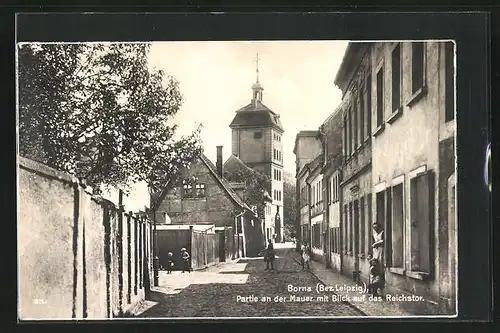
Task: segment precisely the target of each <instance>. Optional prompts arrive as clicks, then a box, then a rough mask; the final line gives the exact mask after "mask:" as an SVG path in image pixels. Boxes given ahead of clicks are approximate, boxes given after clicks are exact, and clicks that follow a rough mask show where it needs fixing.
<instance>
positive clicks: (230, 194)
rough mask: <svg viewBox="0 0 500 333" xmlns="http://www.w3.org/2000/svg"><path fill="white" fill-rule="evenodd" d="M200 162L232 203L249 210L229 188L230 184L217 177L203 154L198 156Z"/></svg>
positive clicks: (214, 169) (215, 171) (215, 169)
mask: <svg viewBox="0 0 500 333" xmlns="http://www.w3.org/2000/svg"><path fill="white" fill-rule="evenodd" d="M200 159H201V161H202V162H203V163H204V164H205V165H206V166H207V168H208V170H209V171H210V173H211V174H212V176H214V178H215V179H216V180H217V182H218V183H219V185H221V187H222V189H223V190H224V191H225V192H226V193H227V194H228V195H229V197H230V198H231V200H232V201H234V202H235V203H236V204H237V205H238V206H240V207H241V208H244V209H247V210H250V211H251V209H250V207H248V206H247V204H246V203H244V202H243V200H241V198H240V197H239V196H238V194H236V192H235V191H234V190H233V189H232V188H231V184H230V183H229V182H228V181H227V180H226V179H225V178H223V177H221V176H219V174H218V173H217V168H216V167H215V165H214V164H213V163H212V161H210V160H209V159H208V157H206V156H205V154H201V155H200Z"/></svg>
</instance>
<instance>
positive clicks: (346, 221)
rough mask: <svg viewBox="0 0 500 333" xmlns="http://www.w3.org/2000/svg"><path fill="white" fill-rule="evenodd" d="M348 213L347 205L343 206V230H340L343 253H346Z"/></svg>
mask: <svg viewBox="0 0 500 333" xmlns="http://www.w3.org/2000/svg"><path fill="white" fill-rule="evenodd" d="M348 212H349V209H348V206H347V205H344V214H343V215H344V218H343V220H344V223H342V224H343V225H344V228H342V231H343V233H342V236H343V238H344V241H343V244H342V245H343V248H344V252H347V227H348V225H349V219H348V216H349V215H348Z"/></svg>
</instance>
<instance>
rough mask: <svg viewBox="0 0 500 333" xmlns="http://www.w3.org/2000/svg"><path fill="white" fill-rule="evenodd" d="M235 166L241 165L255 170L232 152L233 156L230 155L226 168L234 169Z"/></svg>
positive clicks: (225, 164)
mask: <svg viewBox="0 0 500 333" xmlns="http://www.w3.org/2000/svg"><path fill="white" fill-rule="evenodd" d="M234 167H240V168H243V169H246V170H248V171H252V172H255V170H254V169H252V168H250V167H249V166H248V165H246V164H245V162H243V161H242V160H240V159H239V158H238V157H237V156H236V155H234V154H231V156H229V157H228V159H227V160H226V162H224V170H233V168H234Z"/></svg>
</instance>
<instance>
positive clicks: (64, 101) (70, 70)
mask: <svg viewBox="0 0 500 333" xmlns="http://www.w3.org/2000/svg"><path fill="white" fill-rule="evenodd" d="M149 48H150V46H149V44H145V43H144V44H110V43H101V44H22V45H20V46H19V53H18V68H19V76H18V77H19V82H18V85H19V153H20V155H22V156H25V157H28V158H31V159H35V160H38V161H40V162H42V163H45V164H47V165H49V166H51V167H54V168H56V169H58V170H62V171H65V172H68V173H71V174H73V175H75V176H77V177H80V178H85V179H86V180H87V182H88V183H89V184H90V185H92V186H93V187H99V186H100V185H112V186H117V187H121V188H124V189H126V188H127V185H128V184H130V183H131V182H137V181H146V182H147V183H148V184H150V186H151V187H152V188H153V189H154V190H157V189H159V188H161V187H162V186H164V184H165V183H168V182H169V181H170V180H171V179H173V178H174V177H175V175H176V174H177V173H178V172H179V170H181V169H183V168H186V167H187V166H189V164H190V163H191V162H192V161H193V160H194V158H195V157H196V156H198V154H199V153H200V151H201V146H200V138H199V134H200V130H201V127H199V128H197V129H196V130H195V131H194V132H193V133H192V134H191V135H188V136H184V137H181V138H180V139H177V140H176V139H174V137H175V132H176V129H177V125H169V120H170V119H171V118H172V117H173V116H174V115H175V114H176V113H177V112H178V111H179V109H180V107H181V105H182V95H181V93H180V91H179V84H178V82H177V81H176V80H175V79H174V78H173V77H172V76H169V75H165V73H164V72H162V71H160V70H156V69H150V68H149V67H148V62H147V56H148V52H149Z"/></svg>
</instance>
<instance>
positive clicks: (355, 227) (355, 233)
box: [352, 200, 359, 253]
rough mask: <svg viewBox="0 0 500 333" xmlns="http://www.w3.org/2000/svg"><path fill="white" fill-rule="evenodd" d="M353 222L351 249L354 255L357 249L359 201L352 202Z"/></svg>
mask: <svg viewBox="0 0 500 333" xmlns="http://www.w3.org/2000/svg"><path fill="white" fill-rule="evenodd" d="M353 210H354V212H353V214H354V222H353V228H352V236H353V240H352V243H353V244H352V248H353V250H352V251H353V252H354V253H356V252H357V250H358V248H359V245H358V244H359V201H358V200H354V209H353Z"/></svg>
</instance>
